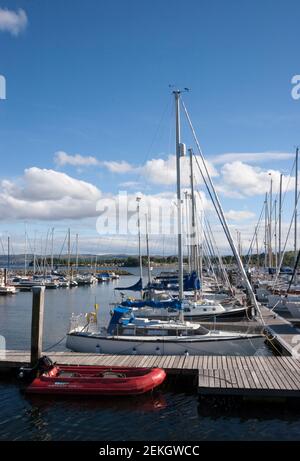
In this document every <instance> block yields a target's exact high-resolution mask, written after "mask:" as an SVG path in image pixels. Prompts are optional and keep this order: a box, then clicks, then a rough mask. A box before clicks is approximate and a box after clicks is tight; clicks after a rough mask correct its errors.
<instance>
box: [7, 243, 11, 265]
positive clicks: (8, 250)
mask: <svg viewBox="0 0 300 461" xmlns="http://www.w3.org/2000/svg"><path fill="white" fill-rule="evenodd" d="M9 269H10V237H7V272H8V271H9Z"/></svg>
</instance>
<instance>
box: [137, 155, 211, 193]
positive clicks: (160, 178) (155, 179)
mask: <svg viewBox="0 0 300 461" xmlns="http://www.w3.org/2000/svg"><path fill="white" fill-rule="evenodd" d="M197 160H198V162H199V165H200V167H201V166H202V161H201V159H200V157H197ZM206 167H207V169H208V171H209V174H210V175H211V176H212V177H214V176H218V173H217V171H216V170H215V168H214V167H213V165H212V164H211V163H210V162H208V161H206ZM141 172H142V174H143V176H144V177H145V179H146V180H147V181H149V182H151V183H153V184H160V185H165V186H169V185H173V184H175V183H176V156H175V155H169V156H168V158H167V159H166V160H164V159H162V158H158V159H152V160H148V161H147V162H146V164H145V165H144V166H143V167H141ZM194 176H195V181H196V183H197V184H201V183H202V180H201V177H200V173H199V169H198V166H197V165H196V162H195V161H194ZM181 182H182V186H188V185H189V184H190V160H189V158H188V157H182V158H181Z"/></svg>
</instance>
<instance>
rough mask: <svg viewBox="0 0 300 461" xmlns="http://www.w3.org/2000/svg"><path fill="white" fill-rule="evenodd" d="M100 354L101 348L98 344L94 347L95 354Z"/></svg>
mask: <svg viewBox="0 0 300 461" xmlns="http://www.w3.org/2000/svg"><path fill="white" fill-rule="evenodd" d="M100 352H101V347H100V346H99V344H97V345H96V354H100Z"/></svg>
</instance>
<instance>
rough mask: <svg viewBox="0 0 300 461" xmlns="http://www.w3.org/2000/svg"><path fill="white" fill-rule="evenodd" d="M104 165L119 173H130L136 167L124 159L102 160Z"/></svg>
mask: <svg viewBox="0 0 300 461" xmlns="http://www.w3.org/2000/svg"><path fill="white" fill-rule="evenodd" d="M102 165H103V166H105V168H107V169H108V170H109V171H110V172H111V173H119V174H123V173H129V172H131V171H133V170H135V169H136V168H135V167H134V166H132V165H130V163H128V162H125V161H124V160H122V162H113V161H111V162H108V161H106V162H102Z"/></svg>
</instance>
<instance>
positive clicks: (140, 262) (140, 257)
mask: <svg viewBox="0 0 300 461" xmlns="http://www.w3.org/2000/svg"><path fill="white" fill-rule="evenodd" d="M140 201H141V197H137V198H136V202H137V208H136V209H137V215H138V222H137V225H138V237H139V264H140V279H141V281H142V286H143V261H142V252H141V220H140Z"/></svg>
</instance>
